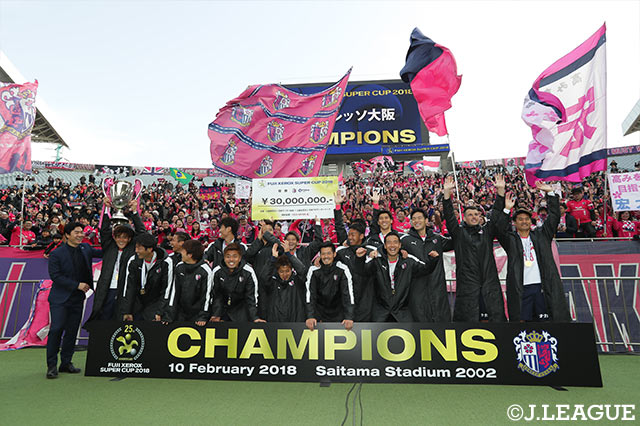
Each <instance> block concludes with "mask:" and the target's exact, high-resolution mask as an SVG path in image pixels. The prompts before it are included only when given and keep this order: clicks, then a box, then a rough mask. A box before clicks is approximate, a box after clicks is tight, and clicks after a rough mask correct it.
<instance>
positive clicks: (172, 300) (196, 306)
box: [162, 240, 213, 326]
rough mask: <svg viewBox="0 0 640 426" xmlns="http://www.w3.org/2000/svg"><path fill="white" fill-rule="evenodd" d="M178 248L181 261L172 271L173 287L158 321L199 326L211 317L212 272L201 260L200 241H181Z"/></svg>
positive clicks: (202, 249) (202, 248)
mask: <svg viewBox="0 0 640 426" xmlns="http://www.w3.org/2000/svg"><path fill="white" fill-rule="evenodd" d="M182 249H183V251H182V262H180V263H178V266H176V269H175V270H174V279H173V287H172V288H171V295H170V296H169V304H168V308H167V310H166V312H165V313H164V315H163V317H162V321H163V322H172V321H194V322H195V323H196V325H199V326H203V325H205V324H206V323H207V320H209V318H210V317H211V290H212V288H213V273H212V271H211V268H210V267H209V265H207V262H205V261H204V259H203V258H202V256H203V254H204V247H203V246H202V243H201V242H200V241H197V240H189V241H185V243H184V244H183V246H182Z"/></svg>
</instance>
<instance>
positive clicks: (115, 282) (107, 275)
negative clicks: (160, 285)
mask: <svg viewBox="0 0 640 426" xmlns="http://www.w3.org/2000/svg"><path fill="white" fill-rule="evenodd" d="M105 204H107V206H110V203H109V201H106V200H105ZM125 216H127V217H128V218H129V219H130V220H132V221H133V226H134V229H131V227H130V226H129V225H128V224H127V225H118V226H116V227H115V228H114V229H113V232H112V230H111V220H110V219H109V217H108V216H107V215H106V214H105V215H104V217H103V218H102V226H101V227H100V246H101V247H102V267H101V270H100V277H99V278H98V283H97V287H96V293H95V295H94V296H93V309H92V311H91V316H90V317H89V320H88V321H87V322H90V321H93V320H95V319H99V320H117V321H120V320H121V319H122V306H120V305H121V303H122V294H123V289H124V277H125V275H126V272H127V262H128V260H129V259H130V258H131V256H133V255H134V254H135V244H134V242H133V238H134V237H135V236H137V235H140V234H141V233H143V232H145V228H144V224H143V223H142V220H141V219H140V216H139V215H138V213H137V204H136V201H135V200H132V201H131V202H130V203H129V211H128V212H126V213H125Z"/></svg>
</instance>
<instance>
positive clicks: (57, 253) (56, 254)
mask: <svg viewBox="0 0 640 426" xmlns="http://www.w3.org/2000/svg"><path fill="white" fill-rule="evenodd" d="M64 235H65V237H66V239H67V242H66V243H65V244H61V245H60V247H58V248H57V249H55V250H54V251H53V252H51V256H50V257H49V276H50V277H51V280H52V281H53V285H52V286H51V292H50V293H49V310H50V314H51V326H50V329H49V339H48V340H47V379H55V378H56V377H58V371H61V372H66V373H79V372H80V369H79V368H76V367H74V365H73V364H72V363H71V358H72V357H73V350H74V347H75V343H76V335H77V334H78V328H79V327H80V322H81V321H82V305H83V303H84V299H85V293H86V292H87V291H88V290H89V289H90V288H92V287H93V271H92V268H91V266H92V259H93V258H94V257H102V251H101V250H96V249H94V248H92V247H91V246H90V245H89V244H87V243H83V242H82V239H83V238H84V231H83V226H82V225H81V224H80V223H78V222H73V223H69V224H67V225H66V226H65V227H64ZM63 332H64V339H63V340H62V351H60V352H61V353H60V369H59V370H58V368H57V365H58V351H59V350H60V339H61V338H62V333H63Z"/></svg>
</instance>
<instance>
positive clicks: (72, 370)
mask: <svg viewBox="0 0 640 426" xmlns="http://www.w3.org/2000/svg"><path fill="white" fill-rule="evenodd" d="M59 371H60V372H61V373H73V374H75V373H79V372H81V371H82V370H80V369H79V368H76V367H75V366H74V365H73V364H72V363H69V364H67V365H61V366H60V370H59Z"/></svg>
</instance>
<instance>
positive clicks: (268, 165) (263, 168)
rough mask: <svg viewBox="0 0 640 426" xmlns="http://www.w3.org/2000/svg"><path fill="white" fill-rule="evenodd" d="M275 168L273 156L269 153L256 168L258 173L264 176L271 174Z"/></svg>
mask: <svg viewBox="0 0 640 426" xmlns="http://www.w3.org/2000/svg"><path fill="white" fill-rule="evenodd" d="M272 169H273V158H271V157H270V156H269V155H265V156H264V158H263V159H262V161H261V162H260V167H258V170H256V172H255V173H256V175H258V176H260V177H263V176H267V175H268V174H271V172H272Z"/></svg>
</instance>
